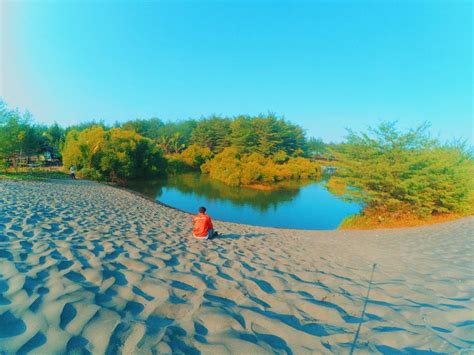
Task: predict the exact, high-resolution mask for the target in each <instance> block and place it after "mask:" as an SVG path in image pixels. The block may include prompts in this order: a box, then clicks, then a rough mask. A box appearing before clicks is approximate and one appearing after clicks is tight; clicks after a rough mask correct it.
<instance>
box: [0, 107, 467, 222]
mask: <svg viewBox="0 0 474 355" xmlns="http://www.w3.org/2000/svg"><path fill="white" fill-rule="evenodd" d="M0 161H1V162H2V164H3V167H4V169H3V170H4V171H7V170H8V171H9V173H3V176H6V175H8V174H12V173H11V171H12V170H15V171H17V172H18V171H19V170H21V169H23V171H24V169H29V170H28V171H29V173H30V175H29V176H33V175H32V174H31V173H32V168H34V167H36V166H39V165H41V166H44V165H57V164H59V163H60V162H61V161H62V163H63V167H64V169H66V170H67V169H69V167H71V166H74V167H75V168H76V171H77V175H78V176H80V177H86V178H90V179H96V180H108V181H115V182H125V181H127V180H133V179H138V178H150V177H155V176H160V175H165V174H175V173H182V172H187V171H201V172H202V173H204V174H208V175H209V177H211V178H213V179H217V180H220V181H222V182H223V183H225V184H227V185H233V186H249V185H250V186H254V187H261V186H265V187H267V186H272V184H274V183H277V182H281V181H296V180H300V181H301V180H309V179H316V178H318V177H320V176H321V166H320V162H321V161H329V164H330V165H333V166H336V173H335V175H334V176H333V177H332V178H331V179H330V180H329V182H328V184H327V186H328V188H329V190H330V191H332V192H333V193H335V194H338V195H340V196H341V198H343V199H347V200H351V201H357V202H359V203H361V204H363V205H364V206H365V209H364V211H363V213H362V214H361V215H358V216H354V217H352V218H349V219H348V220H346V221H345V222H344V225H343V227H346V228H358V227H364V228H366V227H369V228H370V227H374V226H375V227H380V226H392V225H393V226H400V225H412V224H419V223H420V221H423V222H422V223H425V222H426V221H430V220H431V221H436V220H443V219H446V218H447V219H449V218H452V217H455V216H462V215H466V214H472V213H473V206H474V193H473V191H474V186H473V179H472V177H473V176H474V167H473V155H472V150H471V151H470V150H469V149H467V148H466V147H465V146H464V145H462V144H459V143H456V144H442V143H440V142H439V141H438V140H436V139H432V138H430V137H429V135H428V134H427V126H426V125H424V126H422V127H419V128H417V129H414V130H409V131H407V132H401V131H399V130H398V129H397V128H396V126H395V124H393V123H384V124H381V125H380V126H379V127H377V128H375V129H370V130H369V132H367V133H354V132H350V133H349V135H348V136H347V138H346V140H345V141H344V142H343V143H341V144H327V143H325V142H323V141H322V140H321V139H317V138H309V139H308V138H307V137H306V135H305V132H304V130H303V129H302V128H301V127H299V126H297V125H294V124H292V123H290V122H288V121H287V120H285V119H283V118H280V117H276V116H274V115H272V114H268V115H260V116H237V117H231V118H229V117H219V116H212V117H208V118H203V119H200V120H193V119H188V120H184V121H179V122H163V121H162V120H160V119H157V118H151V119H147V120H141V119H137V120H132V121H128V122H125V123H122V124H115V125H113V126H107V125H105V124H103V123H100V122H90V123H83V124H80V125H76V126H71V127H67V128H63V127H61V126H59V125H58V124H53V125H50V126H45V125H38V124H35V123H34V122H33V121H32V119H31V117H30V115H29V114H28V113H20V112H18V111H15V110H9V109H8V108H7V107H6V105H5V104H4V103H2V102H1V101H0ZM317 161H319V162H317ZM7 168H9V169H7Z"/></svg>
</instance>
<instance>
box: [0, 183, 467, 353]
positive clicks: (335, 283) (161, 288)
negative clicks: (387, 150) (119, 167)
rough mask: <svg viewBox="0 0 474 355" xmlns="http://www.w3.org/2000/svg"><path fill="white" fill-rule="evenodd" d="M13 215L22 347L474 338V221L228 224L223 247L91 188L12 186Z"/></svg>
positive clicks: (5, 339)
mask: <svg viewBox="0 0 474 355" xmlns="http://www.w3.org/2000/svg"><path fill="white" fill-rule="evenodd" d="M0 206H1V207H0V208H1V214H0V349H2V350H4V351H7V352H23V351H26V350H34V352H36V353H41V352H43V353H44V352H47V353H52V352H64V351H72V350H73V349H77V348H81V347H82V348H84V349H87V350H88V351H90V352H93V353H103V352H105V351H106V350H108V351H111V352H112V353H116V352H117V351H118V350H119V349H120V350H122V351H123V352H124V353H130V352H143V353H146V352H148V351H151V350H155V351H158V352H161V353H163V352H164V353H166V352H185V353H197V352H202V353H227V352H233V353H272V352H275V351H276V352H285V351H286V352H287V353H290V351H291V352H293V353H298V354H299V353H307V352H311V351H315V352H335V353H347V352H348V351H349V350H350V349H351V347H352V346H354V347H355V348H356V349H358V350H359V351H364V352H366V351H374V352H377V351H378V352H384V351H385V352H387V351H393V350H395V349H398V350H402V351H414V350H433V351H437V352H456V351H459V350H461V349H467V348H469V347H471V348H472V345H473V342H474V339H473V338H472V333H473V329H474V328H473V327H474V325H473V324H472V319H471V318H472V317H471V314H472V312H473V311H474V305H473V297H474V296H473V295H472V288H473V286H474V284H473V280H472V269H473V267H474V265H473V261H472V260H474V251H473V245H472V230H473V227H474V218H465V219H461V220H458V221H454V222H449V223H445V224H439V225H433V226H426V227H420V228H407V229H397V230H380V231H302V230H283V229H275V228H265V227H254V226H247V225H239V224H234V223H227V222H220V221H216V222H215V226H216V229H217V230H218V231H219V232H220V234H221V236H222V237H221V238H219V239H217V240H213V241H198V240H195V239H193V238H191V237H190V235H191V223H190V215H189V214H187V213H184V212H181V211H178V210H174V209H170V208H168V207H166V206H163V205H160V204H156V203H154V202H152V201H150V200H147V199H144V198H141V197H140V196H137V195H136V194H132V193H129V192H128V191H125V190H121V189H116V188H114V187H111V186H107V185H104V184H99V183H95V182H90V181H70V180H51V181H28V182H21V181H10V180H1V181H0ZM374 265H376V266H375V270H374V272H373V277H372V278H371V272H372V269H373V267H374ZM369 287H370V293H369V297H368V299H367V298H366V296H367V291H368V288H369ZM364 304H365V305H366V312H365V314H364V316H363V319H361V312H362V309H363V307H364ZM361 321H362V322H361ZM359 325H360V333H359V336H358V339H357V341H356V342H355V343H354V339H355V333H356V332H357V329H358V327H359Z"/></svg>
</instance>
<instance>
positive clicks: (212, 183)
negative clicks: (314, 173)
mask: <svg viewBox="0 0 474 355" xmlns="http://www.w3.org/2000/svg"><path fill="white" fill-rule="evenodd" d="M128 187H129V188H131V189H133V190H135V191H138V192H140V193H142V194H144V195H146V196H149V197H152V198H155V199H157V200H159V201H161V202H163V203H165V204H168V205H170V206H173V207H176V208H179V209H182V210H185V211H188V212H192V213H194V212H195V210H196V208H197V207H198V206H199V205H205V206H206V207H207V208H208V210H209V211H210V212H211V215H212V216H213V217H214V218H217V219H222V220H227V221H233V222H239V223H246V224H255V225H264V226H274V227H286V228H305V229H333V228H336V227H337V226H338V225H339V223H340V222H341V221H342V219H343V218H344V217H346V216H348V215H351V214H354V213H357V212H358V211H359V206H357V205H355V204H350V203H347V202H343V201H341V200H340V199H338V198H337V197H335V196H334V195H332V194H331V193H330V192H329V191H327V189H326V188H325V187H324V180H322V181H319V182H315V181H312V182H305V183H301V182H286V183H282V184H279V185H278V187H277V188H276V189H274V190H269V191H268V190H257V189H252V188H248V187H231V186H228V185H225V184H223V183H221V182H220V181H217V180H213V179H210V178H209V177H208V176H207V175H201V174H199V173H190V174H180V175H175V176H170V177H168V178H165V179H159V180H152V181H134V182H131V183H130V184H129V185H128Z"/></svg>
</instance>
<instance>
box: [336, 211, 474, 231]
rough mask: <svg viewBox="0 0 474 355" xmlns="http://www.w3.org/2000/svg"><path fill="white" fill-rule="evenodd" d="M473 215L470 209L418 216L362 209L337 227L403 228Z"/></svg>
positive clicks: (473, 212)
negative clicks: (460, 211) (360, 212)
mask: <svg viewBox="0 0 474 355" xmlns="http://www.w3.org/2000/svg"><path fill="white" fill-rule="evenodd" d="M471 215H474V210H473V209H470V210H468V211H465V212H464V213H439V214H433V215H431V216H427V217H419V216H417V215H415V214H413V213H400V212H399V213H391V214H389V213H382V214H381V213H375V212H371V211H364V212H363V213H362V214H360V215H355V216H350V217H347V218H346V219H344V220H343V221H342V223H341V224H340V225H339V227H338V229H345V230H349V229H381V228H403V227H417V226H425V225H430V224H436V223H442V222H448V221H453V220H455V219H459V218H462V217H467V216H471Z"/></svg>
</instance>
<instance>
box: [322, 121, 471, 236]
mask: <svg viewBox="0 0 474 355" xmlns="http://www.w3.org/2000/svg"><path fill="white" fill-rule="evenodd" d="M332 154H333V155H334V156H335V157H336V159H337V166H338V168H337V173H336V176H335V177H334V178H333V179H331V180H334V181H330V182H329V187H330V189H331V190H332V191H333V192H336V193H338V194H340V195H342V196H343V197H344V198H346V199H348V200H352V201H357V202H360V203H363V204H364V205H365V210H364V212H363V213H362V215H360V216H355V217H352V218H350V219H349V220H348V221H346V226H347V227H353V226H363V227H370V226H371V225H378V224H382V225H385V226H389V225H390V224H393V225H394V226H400V225H410V224H417V223H418V222H419V221H420V220H425V221H427V220H429V219H434V220H440V219H443V218H444V217H446V216H452V215H464V214H469V213H472V208H473V202H474V200H473V191H474V185H473V182H474V180H473V179H472V177H473V176H474V162H473V156H472V152H470V151H469V150H468V149H466V147H465V146H464V145H463V144H459V143H455V144H441V143H440V142H439V141H438V140H436V139H432V138H430V137H429V135H428V134H427V125H423V126H421V127H419V128H417V129H413V130H409V131H407V132H401V131H399V130H397V128H396V126H395V124H394V123H383V124H381V125H380V126H379V127H377V128H375V129H370V130H369V132H368V133H360V134H357V133H354V132H350V133H349V135H348V136H347V139H346V141H345V142H344V143H343V144H341V145H339V146H338V147H337V148H336V149H333V151H332ZM443 216H444V217H443Z"/></svg>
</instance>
